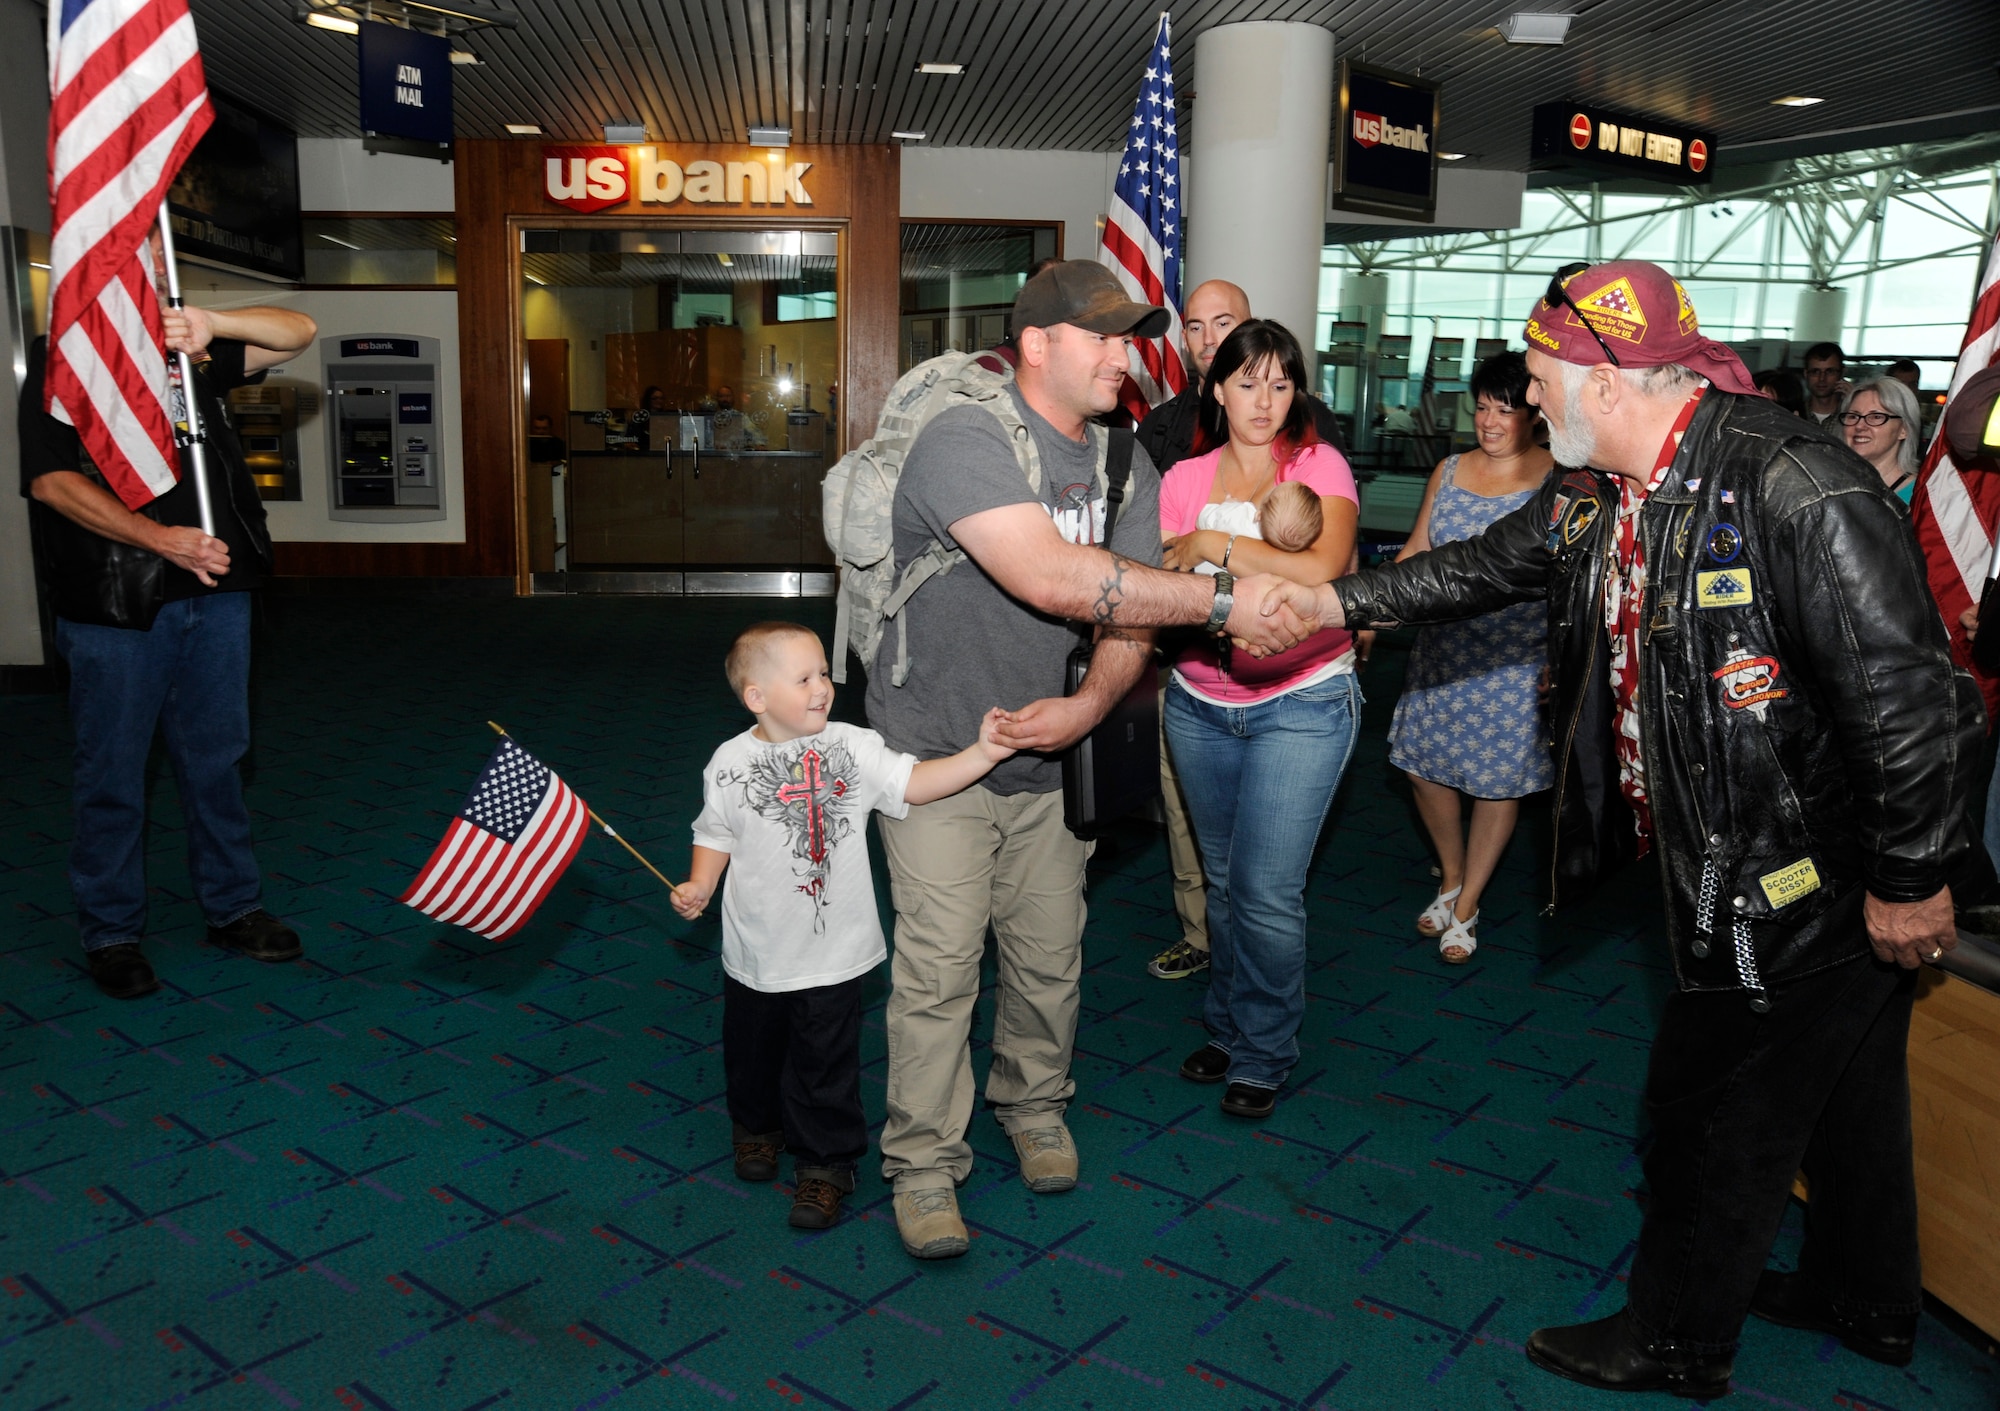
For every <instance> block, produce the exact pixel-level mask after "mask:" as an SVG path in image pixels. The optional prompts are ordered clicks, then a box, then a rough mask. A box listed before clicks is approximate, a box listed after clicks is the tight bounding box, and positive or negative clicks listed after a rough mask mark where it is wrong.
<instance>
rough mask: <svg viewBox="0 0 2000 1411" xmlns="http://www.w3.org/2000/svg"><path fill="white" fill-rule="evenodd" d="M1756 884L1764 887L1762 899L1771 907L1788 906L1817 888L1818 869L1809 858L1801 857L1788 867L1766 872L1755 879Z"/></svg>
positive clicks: (1809, 894)
mask: <svg viewBox="0 0 2000 1411" xmlns="http://www.w3.org/2000/svg"><path fill="white" fill-rule="evenodd" d="M1757 885H1758V886H1760V887H1762V888H1763V889H1764V899H1765V900H1766V901H1768V902H1770V903H1771V905H1772V906H1773V907H1783V906H1790V905H1791V904H1792V903H1793V902H1795V901H1797V900H1798V899H1799V898H1800V897H1806V896H1811V895H1812V894H1813V893H1814V892H1816V891H1818V890H1819V869H1818V868H1817V867H1814V866H1813V860H1812V859H1811V858H1809V857H1802V858H1800V859H1799V860H1798V861H1797V862H1795V863H1793V864H1792V865H1791V866H1790V867H1780V868H1779V869H1778V870H1777V871H1776V872H1766V873H1765V874H1764V875H1763V876H1762V877H1759V878H1758V879H1757Z"/></svg>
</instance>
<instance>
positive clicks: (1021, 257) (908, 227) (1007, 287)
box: [899, 220, 1062, 372]
mask: <svg viewBox="0 0 2000 1411" xmlns="http://www.w3.org/2000/svg"><path fill="white" fill-rule="evenodd" d="M902 246H903V251H902V279H903V297H902V324H903V327H902V347H901V350H900V353H899V359H900V363H901V367H902V370H903V371H905V372H907V371H909V370H910V369H911V368H913V367H915V366H916V365H917V364H918V363H920V362H922V361H924V359H926V358H932V357H936V356H937V355H938V354H939V353H949V352H973V351H976V350H978V349H982V348H991V347H993V346H994V345H996V344H998V343H999V342H1001V341H1002V340H1003V339H1004V338H1006V336H1007V333H1008V329H1007V314H1008V311H1009V310H1010V309H1011V308H1012V307H1013V304H1014V296H1015V295H1016V294H1018V293H1019V292H1020V290H1021V285H1022V284H1023V283H1025V282H1026V280H1027V278H1028V271H1029V270H1030V269H1032V268H1033V267H1034V265H1035V262H1036V261H1038V260H1045V259H1053V258H1057V257H1059V256H1060V255H1061V254H1062V227H1061V226H1059V225H1056V224H1054V223H1052V222H1051V223H1033V222H1031V223H1014V222H952V221H917V220H906V221H904V222H903V237H902Z"/></svg>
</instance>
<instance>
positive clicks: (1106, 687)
mask: <svg viewBox="0 0 2000 1411" xmlns="http://www.w3.org/2000/svg"><path fill="white" fill-rule="evenodd" d="M1165 324H1166V311H1165V310H1164V309H1159V308H1154V307H1151V306H1148V305H1145V304H1138V303H1134V302H1132V301H1131V300H1130V299H1128V298H1127V297H1126V295H1125V292H1124V290H1123V289H1122V288H1121V287H1120V286H1119V284H1118V282H1117V280H1116V278H1115V277H1114V276H1113V275H1112V273H1111V272H1110V271H1109V270H1108V269H1106V268H1105V267H1104V266H1103V265H1099V264H1095V263H1092V262H1089V261H1085V260H1069V261H1064V262H1061V263H1058V264H1055V265H1052V266H1051V267H1050V268H1048V269H1046V270H1044V271H1042V272H1041V273H1040V274H1038V275H1036V276H1035V277H1034V278H1033V279H1030V280H1029V281H1028V282H1027V283H1026V284H1024V285H1023V286H1022V287H1021V293H1020V296H1019V297H1018V298H1017V299H1016V300H1015V303H1014V320H1013V326H1014V329H1015V334H1016V339H1017V344H1018V350H1019V356H1020V361H1019V364H1018V368H1019V370H1018V372H1017V374H1016V382H1015V386H1014V388H1013V389H1012V391H1011V392H1010V393H1009V396H1010V397H1011V398H1012V403H1011V407H1010V408H1009V410H1010V411H1011V412H1012V414H1013V415H1014V416H1015V417H1018V419H1019V421H1020V422H1021V423H1023V424H1024V425H1025V427H1026V430H1027V432H1028V434H1029V435H1031V436H1032V437H1033V438H1034V445H1035V448H1036V452H1037V454H1038V456H1039V458H1040V461H1041V471H1042V485H1041V489H1040V490H1039V492H1038V491H1036V490H1034V489H1032V488H1031V487H1030V485H1029V482H1028V477H1027V474H1026V472H1025V471H1024V469H1023V468H1022V461H1021V457H1020V456H1018V455H1016V453H1015V449H1014V446H1013V443H1012V441H1011V440H1010V433H1009V432H1008V431H1007V430H1006V429H1005V428H1004V427H1003V425H1002V421H1001V418H1000V417H998V416H996V415H995V414H994V413H993V412H992V411H990V410H988V409H986V408H983V407H976V406H970V407H961V408H955V409H953V410H951V411H948V412H944V413H942V414H941V415H939V416H938V417H937V418H935V419H934V420H933V421H932V422H931V423H930V425H928V426H926V427H925V428H924V430H923V432H922V434H920V435H919V436H918V437H917V440H916V444H915V445H913V446H912V447H911V448H910V454H909V457H908V459H907V460H906V462H905V463H904V467H903V472H902V475H901V477H900V479H899V480H898V482H897V486H896V504H895V553H896V567H897V570H898V572H899V573H900V572H901V571H903V570H904V569H906V568H907V567H908V566H909V564H910V562H911V561H912V560H914V559H915V558H917V557H918V556H919V555H921V554H922V553H923V552H924V551H925V550H926V549H927V548H929V547H930V545H931V544H932V543H934V542H935V543H940V544H942V545H944V546H945V547H946V548H947V549H950V548H958V549H962V550H963V551H964V552H965V554H966V555H967V561H965V562H962V563H959V564H957V566H956V567H954V568H952V569H951V570H950V571H949V572H946V573H943V574H941V575H939V576H937V577H935V578H932V579H931V580H930V581H929V582H927V583H925V584H924V585H923V586H922V587H921V588H920V589H919V590H918V591H917V592H916V593H915V595H914V596H912V597H911V599H910V601H909V603H908V605H907V606H906V607H905V608H904V609H903V616H904V619H905V622H906V630H907V634H908V667H909V669H908V675H907V677H906V679H905V680H904V683H903V684H902V685H901V686H897V685H894V684H893V683H892V681H891V676H892V674H893V673H892V670H891V668H892V666H893V663H894V661H895V659H896V653H897V651H898V647H897V631H896V629H895V628H893V627H892V628H891V629H890V631H889V632H887V633H886V634H885V635H884V637H883V645H882V649H881V651H880V652H879V653H878V656H877V661H876V664H875V669H874V670H872V671H871V672H870V673H869V682H868V718H869V723H870V724H871V725H872V726H874V728H875V729H877V730H879V731H881V732H882V734H883V736H884V737H885V738H886V739H887V740H888V742H889V744H890V745H891V746H892V747H893V748H895V749H899V750H904V751H907V752H909V753H911V754H915V755H918V756H920V757H922V758H926V759H933V758H937V757H939V756H942V755H947V754H954V753H956V752H957V751H959V750H961V749H963V748H965V746H966V745H967V744H968V743H969V742H971V741H972V740H974V739H976V738H978V734H979V719H980V717H981V716H982V715H983V714H984V713H985V712H986V711H987V710H988V709H989V708H991V707H993V706H999V707H1001V708H1002V709H1003V710H1005V711H1006V712H1007V715H1006V718H1005V720H1004V722H1003V724H1002V727H1001V730H1000V731H999V732H998V735H999V738H1000V739H1001V740H1002V741H1003V742H1004V743H1005V744H1007V745H1009V746H1011V747H1013V748H1014V749H1017V750H1020V751H1022V753H1021V754H1020V755H1018V756H1016V757H1015V758H1013V759H1010V760H1008V761H1006V762H1005V763H1003V764H1002V765H1000V766H999V767H998V768H996V769H995V770H994V771H993V773H992V774H990V775H988V776H987V778H986V779H985V780H984V781H983V782H982V783H980V784H977V785H974V786H973V787H972V788H970V789H967V790H966V791H965V792H964V793H961V794H957V795H954V796H952V797H951V798H947V799H940V800H938V801H937V802H936V803H930V804H922V805H919V806H917V807H914V808H912V809H911V810H910V812H909V816H908V817H907V818H903V819H888V818H884V819H883V820H882V825H881V826H882V840H883V845H884V848H885V850H886V852H887V853H888V859H889V876H890V882H891V887H892V890H893V892H894V895H895V903H896V949H895V956H894V959H893V961H892V966H891V991H890V995H889V1004H888V1011H887V1019H886V1022H887V1027H888V1032H889V1115H888V1121H887V1122H886V1123H885V1124H884V1126H883V1129H882V1173H883V1175H884V1176H885V1177H887V1178H889V1179H891V1180H893V1181H894V1182H895V1186H896V1198H895V1209H896V1227H897V1230H898V1232H899V1233H900V1234H901V1236H902V1240H903V1244H904V1247H905V1248H907V1249H908V1250H909V1251H910V1252H911V1253H912V1254H914V1255H916V1256H917V1257H918V1258H922V1259H938V1258H946V1257H950V1256H952V1255H958V1254H963V1253H964V1252H965V1250H966V1248H967V1237H966V1232H965V1224H964V1222H963V1221H962V1220H961V1219H960V1218H959V1215H958V1204H957V1200H956V1198H955V1197H954V1195H953V1189H954V1187H955V1186H956V1184H957V1183H958V1182H961V1181H963V1180H965V1178H966V1177H967V1176H968V1175H969V1174H970V1173H971V1171H972V1147H971V1144H970V1143H969V1142H968V1141H967V1140H966V1131H967V1128H968V1127H969V1125H970V1124H971V1121H972V1106H973V1097H974V1094H973V1080H972V1053H971V1046H970V1039H971V1031H972V1011H973V1001H974V1000H975V999H976V998H977V997H978V994H979V962H980V957H981V954H982V953H983V952H984V950H985V947H986V933H987V930H988V928H989V927H990V928H991V929H992V932H993V935H994V938H995V940H996V942H997V944H998V947H999V991H1000V992H999V996H998V999H997V1002H996V1003H995V1005H994V1022H993V1066H992V1072H991V1073H990V1075H989V1076H988V1079H987V1083H986V1098H987V1101H989V1102H990V1103H991V1104H992V1105H993V1107H994V1108H995V1110H996V1115H997V1116H998V1118H999V1120H1000V1125H1001V1127H1002V1128H1003V1129H1004V1130H1005V1131H1006V1132H1007V1134H1008V1136H1009V1137H1011V1138H1012V1140H1013V1143H1014V1150H1015V1153H1016V1155H1017V1156H1018V1157H1019V1159H1020V1167H1021V1178H1022V1180H1023V1181H1025V1182H1026V1183H1027V1185H1028V1187H1029V1189H1031V1190H1034V1191H1037V1192H1042V1193H1048V1192H1055V1191H1066V1190H1069V1189H1070V1188H1071V1187H1073V1186H1074V1185H1075V1184H1076V1176H1077V1160H1076V1147H1075V1145H1074V1144H1073V1143H1072V1142H1071V1140H1070V1134H1069V1129H1068V1128H1067V1127H1066V1126H1065V1125H1064V1124H1063V1113H1064V1111H1065V1110H1066V1108H1067V1106H1068V1103H1069V1099H1070V1095H1071V1093H1072V1092H1073V1091H1074V1089H1075V1085H1074V1084H1073V1083H1072V1082H1071V1081H1070V1075H1069V1067H1070V1055H1071V1050H1072V1047H1073V1045H1074V1041H1075V1038H1076V1015H1077V995H1078V981H1079V979H1080V978H1081V975H1082V971H1083V922H1084V903H1083V869H1084V862H1085V860H1086V858H1087V857H1088V856H1089V850H1088V847H1087V846H1086V845H1085V844H1084V843H1083V842H1082V840H1080V839H1078V838H1077V837H1076V836H1075V835H1073V834H1072V833H1071V832H1070V831H1069V830H1068V829H1067V828H1066V827H1064V825H1063V808H1062V766H1061V764H1060V762H1059V756H1060V754H1061V752H1062V751H1063V750H1065V749H1067V748H1068V747H1069V746H1071V745H1073V744H1075V743H1076V742H1077V741H1078V740H1080V739H1081V738H1083V736H1084V735H1086V734H1088V733H1089V732H1090V730H1091V729H1092V728H1093V727H1094V726H1095V725H1096V724H1097V723H1098V722H1099V721H1100V720H1102V719H1103V718H1104V716H1105V715H1106V713H1107V712H1109V710H1110V709H1111V707H1112V706H1113V705H1115V704H1116V703H1117V702H1118V701H1119V700H1120V699H1122V698H1123V697H1124V695H1125V693H1126V692H1127V691H1129V690H1130V689H1131V687H1132V685H1133V683H1135V682H1136V681H1137V680H1138V679H1139V673H1140V671H1141V669H1142V668H1143V666H1144V665H1145V662H1146V659H1147V657H1148V654H1149V653H1150V652H1151V651H1152V630H1151V629H1152V628H1154V627H1161V626H1168V625H1171V624H1176V623H1190V624H1193V623H1205V624H1207V626H1208V628H1209V630H1210V631H1223V630H1226V631H1228V632H1229V633H1230V634H1231V635H1233V636H1235V637H1237V638H1238V639H1239V640H1243V641H1245V642H1246V643H1249V644H1254V645H1255V646H1256V647H1257V648H1259V649H1264V648H1277V649H1282V648H1283V647H1286V646H1289V645H1291V644H1292V643H1293V642H1296V641H1298V640H1300V639H1301V638H1302V637H1304V636H1305V635H1307V633H1308V631H1309V630H1310V624H1308V623H1306V622H1305V621H1304V620H1303V618H1302V617H1300V616H1299V615H1298V614H1296V613H1294V612H1293V611H1292V605H1293V604H1294V603H1296V602H1300V601H1311V599H1312V596H1313V595H1312V590H1311V589H1308V588H1303V587H1301V586H1300V585H1297V584H1292V583H1287V582H1285V581H1283V580H1280V579H1275V578H1258V579H1256V580H1246V581H1245V583H1244V584H1243V586H1242V588H1241V590H1237V589H1236V587H1235V584H1234V582H1233V580H1232V579H1231V578H1230V577H1229V575H1227V574H1219V575H1217V576H1216V578H1215V579H1214V580H1210V579H1208V578H1206V577H1203V576H1199V575H1194V574H1181V573H1167V572H1163V571H1161V570H1160V569H1158V568H1156V567H1151V565H1157V564H1158V563H1159V561H1160V513H1159V490H1160V481H1159V476H1158V474H1157V473H1156V472H1155V471H1154V469H1153V466H1152V464H1151V462H1150V461H1148V460H1147V458H1146V455H1145V453H1144V452H1143V451H1140V450H1138V449H1137V448H1136V447H1135V448H1134V451H1133V457H1132V461H1133V464H1132V471H1131V476H1130V478H1129V481H1128V484H1127V489H1126V496H1125V501H1124V504H1123V505H1122V506H1121V507H1120V509H1119V511H1118V514H1117V517H1116V520H1115V522H1114V524H1113V526H1112V532H1111V543H1110V544H1109V545H1108V546H1107V545H1106V544H1105V542H1104V540H1105V536H1104V512H1105V501H1104V496H1103V494H1102V492H1101V489H1100V487H1099V480H1098V476H1099V468H1100V467H1101V466H1103V465H1104V463H1105V455H1106V446H1107V443H1106V440H1105V438H1106V436H1107V434H1108V433H1106V432H1105V431H1104V429H1103V428H1102V427H1099V426H1096V425H1094V424H1092V422H1091V420H1090V419H1091V418H1092V417H1093V416H1096V415H1098V414H1101V413H1103V412H1107V411H1109V410H1111V409H1112V408H1113V407H1114V406H1116V405H1117V401H1118V389H1119V385H1120V383H1121V382H1122V381H1123V380H1124V377H1125V372H1126V367H1127V363H1128V358H1129V352H1130V347H1131V343H1132V339H1133V338H1134V337H1154V336H1157V335H1158V334H1159V333H1161V332H1162V331H1164V326H1165ZM1211 582H1212V584H1213V586H1211ZM1076 624H1083V625H1085V626H1088V627H1090V628H1091V629H1092V630H1093V632H1094V636H1095V640H1096V644H1097V645H1096V651H1095V654H1094V655H1093V657H1092V659H1091V669H1090V673H1089V676H1088V679H1087V680H1086V681H1085V683H1084V685H1083V687H1082V689H1080V690H1079V691H1078V692H1077V694H1076V695H1074V696H1068V697H1065V696H1064V695H1063V694H1062V689H1063V664H1064V661H1065V659H1066V658H1067V656H1068V655H1069V652H1070V649H1071V648H1072V647H1073V646H1074V645H1075V644H1076V642H1077V641H1078V635H1077V626H1076Z"/></svg>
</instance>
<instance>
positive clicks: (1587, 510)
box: [1562, 497, 1598, 544]
mask: <svg viewBox="0 0 2000 1411" xmlns="http://www.w3.org/2000/svg"><path fill="white" fill-rule="evenodd" d="M1597 511H1598V504H1597V500H1596V498H1595V497H1592V498H1591V499H1588V500H1578V501H1577V502H1576V503H1575V504H1573V505H1571V506H1570V507H1569V513H1568V514H1566V515H1565V516H1564V517H1563V526H1562V538H1563V542H1564V543H1565V544H1574V543H1575V542H1576V541H1577V540H1579V539H1581V538H1582V537H1583V536H1584V535H1585V534H1586V533H1588V532H1589V530H1590V526H1591V525H1593V524H1595V523H1597Z"/></svg>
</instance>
